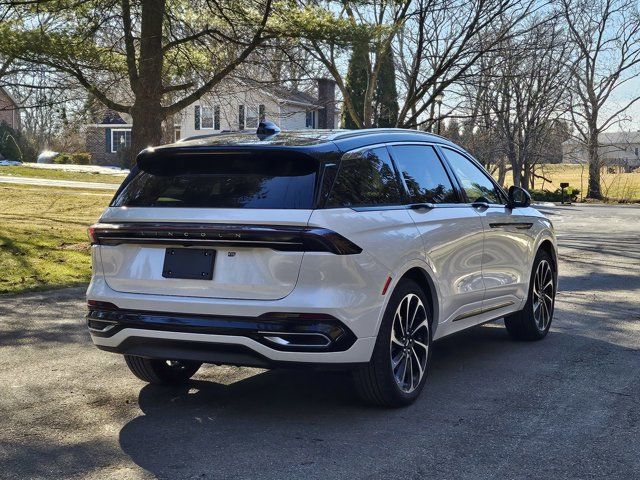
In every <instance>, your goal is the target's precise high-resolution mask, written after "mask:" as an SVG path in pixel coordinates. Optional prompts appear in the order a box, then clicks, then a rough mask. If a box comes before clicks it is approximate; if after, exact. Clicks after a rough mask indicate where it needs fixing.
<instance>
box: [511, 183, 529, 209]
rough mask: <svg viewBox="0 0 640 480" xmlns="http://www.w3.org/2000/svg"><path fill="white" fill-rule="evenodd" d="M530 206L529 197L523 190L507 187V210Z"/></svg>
mask: <svg viewBox="0 0 640 480" xmlns="http://www.w3.org/2000/svg"><path fill="white" fill-rule="evenodd" d="M529 205H531V195H529V192H527V191H526V190H525V189H524V188H520V187H516V186H511V187H509V208H525V207H528V206H529Z"/></svg>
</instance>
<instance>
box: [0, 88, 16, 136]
mask: <svg viewBox="0 0 640 480" xmlns="http://www.w3.org/2000/svg"><path fill="white" fill-rule="evenodd" d="M2 122H4V123H6V124H7V125H9V126H10V127H11V128H13V129H14V130H20V107H19V105H18V102H17V101H16V100H15V99H14V98H13V97H12V96H11V94H9V92H7V91H6V90H5V89H4V88H2V87H0V123H2Z"/></svg>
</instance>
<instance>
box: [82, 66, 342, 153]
mask: <svg viewBox="0 0 640 480" xmlns="http://www.w3.org/2000/svg"><path fill="white" fill-rule="evenodd" d="M317 82H318V84H317V92H318V94H317V96H316V97H314V96H312V95H309V94H307V93H304V92H301V91H297V90H289V89H286V88H282V87H276V86H273V85H271V84H261V83H259V82H256V81H247V80H244V81H241V82H240V81H236V82H231V81H229V82H225V83H223V84H222V85H219V86H218V88H216V90H215V91H213V92H211V93H209V94H208V95H205V96H204V97H202V98H201V99H200V100H198V101H196V102H195V103H193V104H191V105H189V106H188V107H187V108H185V109H184V110H183V111H182V112H180V113H179V114H178V115H176V116H175V117H174V119H173V120H174V129H173V135H171V136H172V137H173V138H170V139H168V140H169V141H177V140H179V139H181V138H186V137H192V136H197V135H207V134H212V133H219V132H223V131H238V130H253V129H256V128H257V127H258V123H259V122H260V120H263V119H267V120H270V121H272V122H274V123H276V124H277V125H278V126H279V127H280V128H281V129H282V130H302V129H331V128H337V127H338V124H339V110H338V108H337V107H336V98H335V82H334V81H333V80H329V79H324V78H323V79H318V80H317ZM131 126H132V125H131V120H130V117H128V116H127V115H121V114H117V113H115V112H113V111H106V112H105V113H104V114H102V115H101V118H100V119H98V121H97V122H96V123H94V124H90V125H87V136H86V147H87V151H88V152H89V153H91V157H92V161H93V163H97V164H100V165H119V164H121V163H122V156H123V155H122V154H123V152H124V151H126V150H128V149H129V148H130V147H131Z"/></svg>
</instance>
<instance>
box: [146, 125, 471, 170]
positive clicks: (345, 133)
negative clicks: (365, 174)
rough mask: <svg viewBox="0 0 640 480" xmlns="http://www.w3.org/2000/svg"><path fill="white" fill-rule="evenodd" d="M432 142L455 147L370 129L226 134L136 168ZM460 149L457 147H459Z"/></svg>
mask: <svg viewBox="0 0 640 480" xmlns="http://www.w3.org/2000/svg"><path fill="white" fill-rule="evenodd" d="M398 141H400V142H403V141H404V142H431V143H439V144H444V145H451V146H454V144H453V143H452V142H450V141H449V140H447V139H445V138H443V137H440V136H438V135H434V134H432V133H427V132H422V131H419V130H406V129H401V128H372V129H362V130H291V131H283V132H280V133H278V134H275V135H272V136H270V137H267V138H262V139H261V138H259V137H258V136H257V135H256V133H255V132H254V131H247V132H227V133H218V134H212V135H201V136H196V137H189V138H185V139H182V140H180V141H178V142H176V143H172V144H169V145H162V146H160V147H153V148H148V149H146V150H143V151H142V152H141V153H140V155H139V156H138V164H140V163H141V162H143V163H147V162H149V161H153V160H154V159H161V158H164V159H168V158H169V157H173V156H175V155H193V154H200V155H202V154H206V153H207V152H213V151H225V150H226V151H229V150H236V151H237V150H244V151H256V150H279V151H282V150H289V151H297V152H301V153H305V154H307V155H311V156H313V157H315V158H318V159H322V158H327V159H329V158H335V155H331V154H335V153H340V152H345V151H349V150H353V149H355V148H361V147H366V146H367V145H374V144H377V143H385V142H398ZM458 148H459V147H458Z"/></svg>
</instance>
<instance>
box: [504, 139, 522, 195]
mask: <svg viewBox="0 0 640 480" xmlns="http://www.w3.org/2000/svg"><path fill="white" fill-rule="evenodd" d="M509 144H510V145H509V151H508V152H507V158H508V159H509V163H510V164H511V173H512V174H513V185H514V186H516V187H519V186H521V185H522V167H521V166H520V163H519V162H518V156H517V154H516V151H515V149H514V148H513V143H512V142H509Z"/></svg>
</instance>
